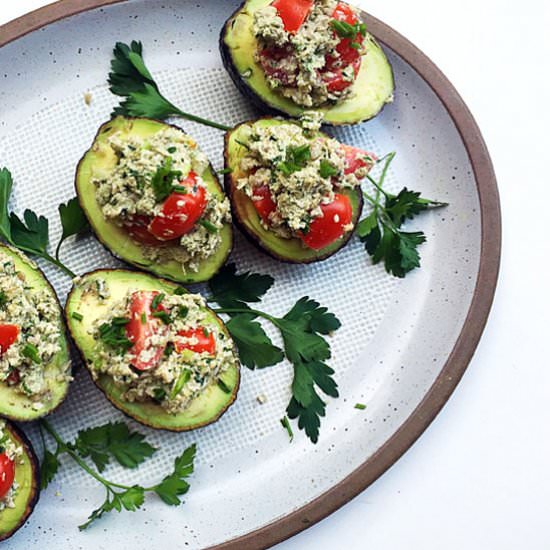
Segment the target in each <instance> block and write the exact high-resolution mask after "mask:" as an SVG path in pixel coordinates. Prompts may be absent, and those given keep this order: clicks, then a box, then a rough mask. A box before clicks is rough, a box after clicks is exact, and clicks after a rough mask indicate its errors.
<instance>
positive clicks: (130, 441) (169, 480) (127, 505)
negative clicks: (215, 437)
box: [40, 419, 196, 531]
mask: <svg viewBox="0 0 550 550" xmlns="http://www.w3.org/2000/svg"><path fill="white" fill-rule="evenodd" d="M42 429H44V430H45V431H46V432H47V433H48V434H49V435H50V436H51V437H52V438H53V440H54V441H55V443H56V445H57V448H56V451H55V453H52V452H50V451H48V449H47V447H46V442H45V439H44V437H43V435H44V434H43V431H42ZM40 433H41V435H42V442H43V445H44V458H43V460H42V466H41V473H42V488H45V487H46V486H47V485H48V484H49V483H50V482H51V480H52V479H53V478H54V476H55V475H56V473H57V471H58V469H59V467H60V462H59V460H58V458H59V456H60V455H62V454H67V455H68V456H70V457H71V458H72V460H73V461H74V462H76V464H77V465H78V466H80V467H81V468H82V469H83V470H84V471H85V472H86V473H87V474H88V475H90V476H91V477H93V478H94V479H95V480H96V481H97V482H99V483H100V484H101V485H103V487H104V488H105V493H106V495H105V500H104V502H103V503H102V504H101V506H100V507H99V508H96V509H95V510H94V511H93V512H92V513H91V514H90V515H89V517H88V519H87V521H86V522H85V523H83V524H82V525H80V526H79V529H80V530H81V531H83V530H85V529H87V528H88V527H89V526H90V525H91V524H92V523H93V522H94V521H96V520H98V519H100V518H101V517H102V516H103V515H104V514H106V513H109V512H112V511H113V510H116V511H117V512H121V511H122V510H127V511H129V512H135V511H136V510H138V509H139V508H141V507H142V506H143V503H144V502H145V494H146V493H156V494H157V495H158V496H160V498H161V499H162V500H163V501H164V502H166V503H167V504H170V505H177V504H180V503H181V500H180V498H179V497H180V496H181V495H183V494H185V493H187V491H188V490H189V483H188V482H187V481H186V478H188V477H189V476H190V475H191V474H192V473H193V468H194V467H193V463H194V459H195V454H196V447H195V445H192V446H191V447H189V448H188V449H187V450H186V451H184V452H183V454H182V455H181V456H180V457H178V458H176V460H175V463H174V471H173V472H172V473H171V474H169V475H168V476H166V477H165V478H164V479H163V480H162V481H161V482H160V483H158V484H157V485H153V486H152V487H147V488H145V487H141V486H140V485H137V484H135V485H131V486H129V485H123V484H121V483H118V482H117V483H115V482H112V481H109V480H108V479H105V478H104V477H103V476H102V475H101V472H102V471H103V470H104V469H105V466H106V465H107V464H109V461H110V459H111V458H114V459H115V460H117V461H118V462H119V464H121V465H122V466H124V467H125V468H136V467H137V466H139V465H140V464H141V463H142V462H143V461H144V460H145V459H146V458H149V457H150V456H152V455H153V453H154V452H155V451H156V449H155V448H154V447H152V446H151V445H149V444H148V443H147V442H145V441H144V437H143V435H141V434H139V433H137V432H131V431H130V430H129V429H128V426H126V424H124V423H122V422H117V423H114V424H110V423H109V424H105V425H104V426H98V427H97V428H89V429H86V430H81V431H80V432H79V433H78V435H77V438H76V439H75V441H74V442H73V443H67V442H65V441H63V439H62V438H61V436H60V435H59V434H58V433H57V431H56V430H55V429H54V427H53V426H52V425H51V424H50V422H49V421H48V420H45V419H42V420H40ZM88 457H89V458H91V459H92V461H93V463H94V464H95V465H96V467H97V469H98V471H99V473H98V472H97V471H95V470H94V469H93V467H91V466H90V465H89V464H88V463H87V462H86V460H85V459H86V458H88Z"/></svg>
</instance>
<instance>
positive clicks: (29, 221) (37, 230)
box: [0, 168, 76, 279]
mask: <svg viewBox="0 0 550 550" xmlns="http://www.w3.org/2000/svg"><path fill="white" fill-rule="evenodd" d="M12 189H13V179H12V176H11V173H10V171H9V170H8V169H7V168H2V169H0V236H1V237H2V238H3V239H4V240H5V241H6V242H7V243H8V244H10V245H12V246H14V247H15V248H19V249H20V250H22V251H23V252H27V253H28V254H34V255H35V256H39V257H40V258H43V259H44V260H46V261H48V262H50V263H52V264H54V265H56V266H57V267H59V268H60V269H61V270H63V271H64V272H65V273H66V274H67V275H69V277H71V278H73V279H74V278H75V277H76V275H75V274H74V273H73V272H72V271H71V270H70V269H69V268H68V267H67V266H65V265H64V264H63V263H61V262H60V261H59V260H58V259H56V258H53V257H52V256H50V255H49V254H48V251H47V250H48V242H49V234H48V220H47V219H46V218H45V217H44V216H37V215H36V214H35V213H34V212H33V211H32V210H25V212H24V214H23V219H21V218H19V217H18V216H17V215H16V214H15V213H14V212H11V213H10V212H9V207H8V204H9V200H10V196H11V192H12Z"/></svg>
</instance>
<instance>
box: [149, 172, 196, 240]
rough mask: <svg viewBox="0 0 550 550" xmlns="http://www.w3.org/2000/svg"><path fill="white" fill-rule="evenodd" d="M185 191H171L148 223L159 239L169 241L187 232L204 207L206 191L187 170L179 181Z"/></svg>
mask: <svg viewBox="0 0 550 550" xmlns="http://www.w3.org/2000/svg"><path fill="white" fill-rule="evenodd" d="M179 185H181V186H182V187H185V188H186V190H187V192H186V193H177V192H176V193H172V194H171V195H170V196H169V197H168V198H167V199H166V200H165V201H164V204H163V205H162V211H161V214H159V215H158V216H155V217H154V218H153V221H152V222H151V224H150V225H149V232H150V233H151V234H152V235H153V236H154V237H156V238H157V239H159V240H161V241H171V240H173V239H177V238H179V237H181V236H182V235H185V234H186V233H189V231H191V230H192V229H193V227H194V225H195V223H196V222H197V221H198V219H199V218H200V217H201V216H202V214H203V212H204V209H205V208H206V192H205V190H204V187H202V186H200V185H197V175H196V174H195V173H194V172H189V174H188V176H187V178H185V179H184V180H183V181H181V182H180V183H179Z"/></svg>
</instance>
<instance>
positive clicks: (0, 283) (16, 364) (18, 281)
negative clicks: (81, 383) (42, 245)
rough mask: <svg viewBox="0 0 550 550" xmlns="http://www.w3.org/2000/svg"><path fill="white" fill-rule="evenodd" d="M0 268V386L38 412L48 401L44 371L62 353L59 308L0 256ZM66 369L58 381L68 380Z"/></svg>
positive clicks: (47, 295) (8, 259)
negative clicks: (2, 385) (32, 403)
mask: <svg viewBox="0 0 550 550" xmlns="http://www.w3.org/2000/svg"><path fill="white" fill-rule="evenodd" d="M0 265H1V269H0V332H1V333H2V335H3V336H2V341H3V345H0V382H2V383H4V384H7V385H8V386H9V387H10V388H12V389H13V390H15V391H16V392H18V393H21V394H24V395H25V396H27V397H29V398H30V399H31V400H33V401H34V407H35V409H36V410H40V409H41V408H43V407H44V403H45V402H47V401H48V400H50V398H51V395H50V389H49V384H48V379H47V377H46V375H45V367H46V366H47V365H48V364H49V363H50V362H51V361H52V360H53V359H54V357H55V355H56V354H57V353H59V352H60V351H61V344H60V342H61V338H62V326H61V324H60V322H59V306H58V303H57V301H56V299H55V297H54V295H53V293H52V292H51V291H50V290H49V289H47V288H42V289H37V288H33V287H30V286H29V285H28V283H27V281H26V279H25V275H24V274H23V273H21V272H20V271H17V269H16V266H15V263H14V261H13V260H12V259H11V258H10V257H9V256H8V255H6V254H4V253H2V252H0ZM68 369H69V365H67V369H66V370H65V372H64V373H62V374H60V375H59V376H60V381H62V380H66V379H67V377H68Z"/></svg>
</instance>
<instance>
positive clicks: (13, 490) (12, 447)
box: [0, 419, 23, 520]
mask: <svg viewBox="0 0 550 550" xmlns="http://www.w3.org/2000/svg"><path fill="white" fill-rule="evenodd" d="M2 453H6V454H7V455H8V458H9V459H10V460H13V461H14V462H15V463H16V467H17V464H18V463H21V462H22V461H23V449H22V448H21V447H20V446H18V445H16V443H15V441H13V439H12V438H11V437H10V434H9V432H8V430H7V428H6V422H5V421H4V420H1V419H0V454H2ZM18 489H19V484H18V483H17V481H16V480H14V482H13V485H12V486H11V487H10V489H9V491H8V492H7V493H6V495H5V496H4V497H3V498H1V499H0V520H1V518H2V516H1V513H2V510H4V509H6V508H15V497H16V496H17V490H18Z"/></svg>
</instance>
